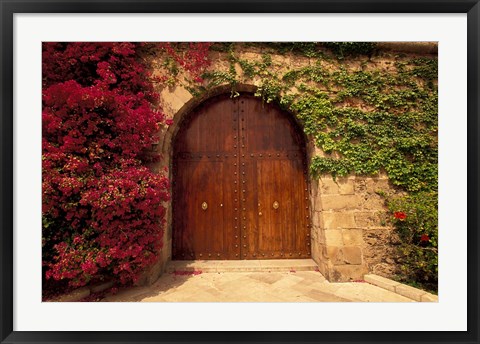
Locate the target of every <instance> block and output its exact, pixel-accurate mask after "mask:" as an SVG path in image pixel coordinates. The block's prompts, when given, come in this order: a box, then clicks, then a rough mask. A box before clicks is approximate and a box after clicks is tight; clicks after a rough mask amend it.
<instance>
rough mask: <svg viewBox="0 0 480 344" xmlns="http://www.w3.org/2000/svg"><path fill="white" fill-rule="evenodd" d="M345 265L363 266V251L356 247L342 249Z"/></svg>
mask: <svg viewBox="0 0 480 344" xmlns="http://www.w3.org/2000/svg"><path fill="white" fill-rule="evenodd" d="M341 251H342V254H343V260H344V262H345V264H362V249H361V248H360V247H356V246H348V247H344V248H342V250H341Z"/></svg>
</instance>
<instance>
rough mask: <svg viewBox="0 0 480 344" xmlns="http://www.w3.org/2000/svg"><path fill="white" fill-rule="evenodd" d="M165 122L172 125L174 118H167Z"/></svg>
mask: <svg viewBox="0 0 480 344" xmlns="http://www.w3.org/2000/svg"><path fill="white" fill-rule="evenodd" d="M165 124H166V125H172V124H173V119H171V118H168V119H166V120H165Z"/></svg>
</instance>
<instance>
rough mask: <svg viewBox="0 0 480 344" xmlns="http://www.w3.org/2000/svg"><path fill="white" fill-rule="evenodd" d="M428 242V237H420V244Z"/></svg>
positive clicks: (424, 235)
mask: <svg viewBox="0 0 480 344" xmlns="http://www.w3.org/2000/svg"><path fill="white" fill-rule="evenodd" d="M429 240H430V237H429V236H428V235H426V234H422V236H421V237H420V242H426V241H429Z"/></svg>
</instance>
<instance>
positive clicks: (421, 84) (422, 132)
mask: <svg viewBox="0 0 480 344" xmlns="http://www.w3.org/2000/svg"><path fill="white" fill-rule="evenodd" d="M243 44H244V45H245V44H246V43H243ZM246 45H248V44H246ZM250 45H251V46H255V48H256V49H258V48H260V51H262V52H263V53H262V54H261V55H260V56H261V58H260V59H258V60H247V59H241V58H239V57H238V56H239V54H237V53H236V50H235V45H231V44H230V45H227V44H226V43H220V44H216V45H215V46H216V47H217V48H216V50H219V51H223V52H225V53H226V54H227V61H228V63H229V67H228V70H222V71H210V72H208V73H205V74H204V75H203V76H202V77H203V78H204V79H205V80H206V83H205V85H204V86H201V87H199V86H198V85H197V86H196V91H197V92H204V91H205V90H208V89H209V88H212V87H215V86H218V85H224V84H229V85H231V87H232V96H234V95H235V94H238V92H236V85H237V84H238V83H239V82H244V83H252V84H253V83H255V84H257V85H258V87H257V90H256V92H255V95H256V96H258V97H261V98H262V99H263V100H264V101H265V102H267V103H270V102H277V103H278V104H279V105H280V106H281V107H282V108H284V109H287V110H288V111H290V112H292V113H294V114H295V115H296V116H297V118H298V119H299V121H300V122H301V123H302V125H303V129H304V131H305V133H306V134H307V135H309V136H310V137H311V138H312V139H313V142H314V143H315V145H316V146H317V147H319V148H320V149H321V150H322V151H323V153H324V154H322V155H321V156H314V157H312V159H311V161H310V166H309V168H310V172H311V174H312V175H313V176H314V177H316V178H318V177H320V176H322V175H324V174H329V175H332V176H334V177H337V176H347V175H350V174H356V175H363V176H375V175H378V174H379V173H386V174H387V175H388V177H389V180H390V181H391V183H392V184H393V185H395V186H397V187H398V188H399V189H401V190H403V191H406V192H407V194H406V196H405V197H403V198H402V197H400V198H397V199H395V200H393V199H391V198H389V199H388V202H389V207H390V210H391V211H392V212H394V211H395V212H396V211H405V212H406V213H407V215H408V217H407V219H408V220H405V221H404V222H401V221H394V225H395V227H396V228H397V230H398V231H400V232H402V231H403V232H405V233H406V235H407V236H402V245H401V253H402V256H403V257H404V261H403V263H402V266H403V270H402V271H403V272H402V276H401V278H402V280H404V281H410V282H411V283H417V284H419V285H422V286H425V287H426V288H430V290H433V289H435V288H434V287H433V285H434V284H435V283H436V280H435V276H436V259H437V258H436V257H437V252H436V233H437V222H436V217H437V210H436V207H435V204H436V203H435V202H437V199H438V197H437V196H438V194H437V189H438V139H437V131H438V105H437V104H438V90H437V78H438V62H437V59H436V58H427V57H421V58H410V59H409V58H408V57H406V56H405V55H398V56H391V57H392V58H394V62H393V63H392V64H391V66H392V68H391V71H390V72H385V70H381V69H379V68H375V67H374V63H372V61H371V60H370V58H371V56H372V55H373V54H374V53H376V51H375V49H376V45H375V43H369V42H331V43H323V44H321V43H316V42H300V43H256V44H254V43H250ZM325 49H327V51H328V50H330V51H331V52H332V53H333V56H336V57H337V58H339V59H342V61H341V62H338V61H337V62H335V61H334V60H333V61H332V58H331V57H329V56H328V54H325ZM270 52H272V53H276V54H286V53H288V54H296V55H301V56H307V57H309V58H310V65H307V66H303V67H299V68H292V67H288V66H279V65H276V64H275V62H274V60H273V59H272V56H271V55H270ZM330 56H332V55H330ZM349 62H354V63H356V65H357V66H358V65H359V68H358V67H356V68H352V67H350V68H346V66H349ZM372 66H373V68H372ZM238 67H239V68H240V69H241V70H242V75H241V76H240V75H238V74H237V72H236V71H237V69H238ZM280 67H281V68H280ZM285 67H287V68H285ZM169 68H171V69H172V72H175V69H173V67H172V66H169ZM279 71H283V72H279ZM191 92H193V91H192V90H191ZM402 209H403V210H402ZM418 226H420V227H418ZM418 231H426V233H428V234H426V235H428V236H429V238H430V243H429V245H430V244H431V245H430V246H428V247H430V249H426V248H425V247H424V246H425V242H422V244H421V245H419V244H418V242H415V241H411V240H410V239H408V238H409V237H408V235H410V236H412V235H413V236H414V237H415V235H416V236H418V234H419V232H418ZM415 238H417V237H415ZM407 239H408V240H407ZM417 239H418V238H417ZM422 276H426V277H425V278H426V280H425V278H423V277H422Z"/></svg>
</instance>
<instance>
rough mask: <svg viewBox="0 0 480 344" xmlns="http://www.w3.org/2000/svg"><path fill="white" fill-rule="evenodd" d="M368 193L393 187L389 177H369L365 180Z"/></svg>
mask: <svg viewBox="0 0 480 344" xmlns="http://www.w3.org/2000/svg"><path fill="white" fill-rule="evenodd" d="M365 184H366V187H367V192H368V193H377V192H378V191H388V190H390V189H391V188H392V187H391V186H390V182H389V180H388V179H383V178H382V179H380V178H368V179H366V180H365Z"/></svg>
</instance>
